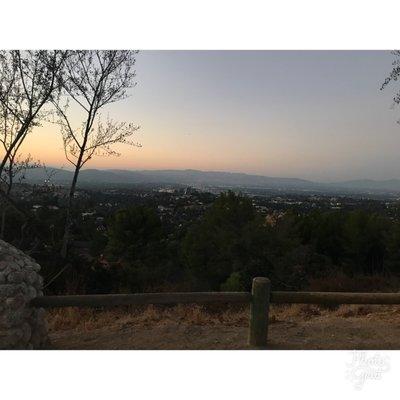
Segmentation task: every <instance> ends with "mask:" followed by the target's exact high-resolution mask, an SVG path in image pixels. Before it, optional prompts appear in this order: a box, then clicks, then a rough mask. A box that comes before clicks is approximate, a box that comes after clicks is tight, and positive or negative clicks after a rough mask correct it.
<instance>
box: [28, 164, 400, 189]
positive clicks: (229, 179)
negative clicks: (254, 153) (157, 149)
mask: <svg viewBox="0 0 400 400" xmlns="http://www.w3.org/2000/svg"><path fill="white" fill-rule="evenodd" d="M47 171H48V172H49V171H51V173H52V182H53V183H55V184H62V185H65V184H69V183H70V182H71V180H72V175H73V174H72V172H71V171H67V170H63V169H57V168H48V169H47ZM25 177H26V180H25V181H26V182H27V183H41V182H44V181H45V180H46V178H47V174H46V171H45V170H44V169H43V168H38V169H34V170H29V171H27V173H26V174H25ZM79 184H80V185H124V184H125V185H133V184H170V185H186V186H218V187H225V188H237V187H247V188H259V189H274V190H297V191H318V192H338V191H339V192H340V191H343V192H365V191H371V192H374V193H380V192H400V180H398V179H391V180H382V181H378V180H368V179H364V180H351V181H342V182H334V183H324V182H313V181H309V180H305V179H299V178H280V177H270V176H262V175H250V174H244V173H233V172H219V171H199V170H192V169H186V170H137V171H131V170H120V169H110V170H99V169H85V170H82V171H81V173H80V175H79Z"/></svg>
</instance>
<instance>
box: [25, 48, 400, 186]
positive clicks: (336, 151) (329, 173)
mask: <svg viewBox="0 0 400 400" xmlns="http://www.w3.org/2000/svg"><path fill="white" fill-rule="evenodd" d="M392 61H393V56H392V55H391V54H390V52H389V51H141V52H140V53H139V54H138V56H137V64H136V70H137V79H136V80H137V86H136V87H135V88H134V89H133V90H132V92H131V94H132V96H131V97H130V98H129V99H127V100H124V101H122V102H118V103H115V104H113V105H111V106H110V107H109V108H107V109H105V110H104V111H103V115H104V116H106V115H107V114H109V115H110V117H111V118H113V119H117V120H126V121H132V122H134V123H136V124H139V125H140V126H141V129H140V131H139V133H138V134H137V135H136V137H135V140H137V141H138V142H140V143H141V144H142V146H143V147H142V148H136V147H128V146H118V150H119V151H121V152H122V156H121V157H118V158H115V157H111V158H96V159H93V160H91V162H90V163H88V164H87V165H86V166H85V167H86V169H92V168H93V169H130V170H141V169H153V170H157V169H196V170H203V171H222V172H239V173H247V174H255V175H265V176H273V177H293V178H302V179H309V180H313V181H327V182H328V181H341V180H352V179H379V180H381V179H396V178H400V158H399V157H398V154H397V153H398V151H399V149H400V127H399V125H398V124H396V120H397V118H398V115H399V114H398V110H396V109H395V110H391V109H390V106H391V103H392V100H391V99H392V98H393V94H394V91H395V89H396V88H395V87H394V86H389V87H388V88H387V89H386V90H385V91H383V92H382V91H380V90H379V89H380V86H381V84H382V82H383V81H384V79H385V77H386V76H387V75H388V74H389V72H390V71H391V68H392V65H391V63H392ZM76 121H77V122H79V118H78V116H77V118H76ZM22 150H23V152H24V153H28V152H30V153H31V154H32V156H34V157H35V158H38V159H40V160H41V161H43V162H45V163H46V164H48V165H51V166H54V167H60V166H64V167H65V168H66V169H69V165H68V164H67V162H66V161H65V158H64V154H63V150H62V140H61V136H60V134H59V131H58V127H57V126H55V125H50V124H49V125H44V126H43V127H40V128H35V129H34V131H33V132H32V134H30V136H28V138H27V140H26V143H25V145H24V147H23V149H22Z"/></svg>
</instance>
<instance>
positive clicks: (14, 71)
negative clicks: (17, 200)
mask: <svg viewBox="0 0 400 400" xmlns="http://www.w3.org/2000/svg"><path fill="white" fill-rule="evenodd" d="M68 54H69V53H68V51H60V50H51V51H48V50H37V51H20V50H11V51H1V52H0V142H1V143H2V145H3V146H2V147H3V148H2V150H4V152H3V151H1V153H0V154H1V156H0V176H4V172H5V170H6V169H7V170H8V172H9V173H12V171H13V165H12V164H11V165H10V162H11V163H13V162H15V161H16V156H17V154H18V150H19V148H20V147H21V145H22V143H23V142H24V140H25V138H26V137H27V135H28V134H29V133H30V132H31V131H32V128H33V127H35V126H38V125H40V123H41V121H42V120H43V119H44V118H46V117H47V116H48V114H49V113H50V112H51V111H50V110H49V109H48V108H46V105H47V104H48V103H49V102H50V101H51V102H52V103H56V102H57V98H58V96H59V94H60V93H61V89H62V82H63V79H62V71H63V65H64V62H65V60H66V58H67V57H68ZM0 195H1V198H2V199H3V200H8V202H9V203H12V200H11V199H10V198H9V197H8V196H7V189H5V188H4V185H0Z"/></svg>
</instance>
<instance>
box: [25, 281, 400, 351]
mask: <svg viewBox="0 0 400 400" xmlns="http://www.w3.org/2000/svg"><path fill="white" fill-rule="evenodd" d="M270 288H271V282H270V280H269V279H268V278H254V279H253V286H252V291H251V293H247V292H189V293H137V294H97V295H79V296H43V297H37V298H35V299H33V300H32V302H31V305H32V306H33V307H44V308H54V307H113V306H121V305H142V304H190V303H196V304H209V303H239V304H240V303H241V304H250V329H249V344H250V345H251V346H253V347H258V348H263V347H265V346H266V344H267V336H268V314H269V304H270V303H276V304H283V303H287V304H293V303H299V304H326V305H339V304H400V293H345V292H280V291H271V290H270Z"/></svg>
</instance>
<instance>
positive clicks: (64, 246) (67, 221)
mask: <svg viewBox="0 0 400 400" xmlns="http://www.w3.org/2000/svg"><path fill="white" fill-rule="evenodd" d="M80 160H81V157H80V159H79V160H78V163H77V165H76V167H75V172H74V177H73V179H72V183H71V188H70V190H69V196H68V205H67V214H66V216H65V227H64V236H63V240H62V245H61V252H60V255H61V257H62V258H63V259H65V258H66V257H67V252H68V244H69V239H70V232H71V225H72V218H71V211H72V204H73V200H74V195H75V190H76V183H77V181H78V175H79V170H80V166H79V165H80Z"/></svg>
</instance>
